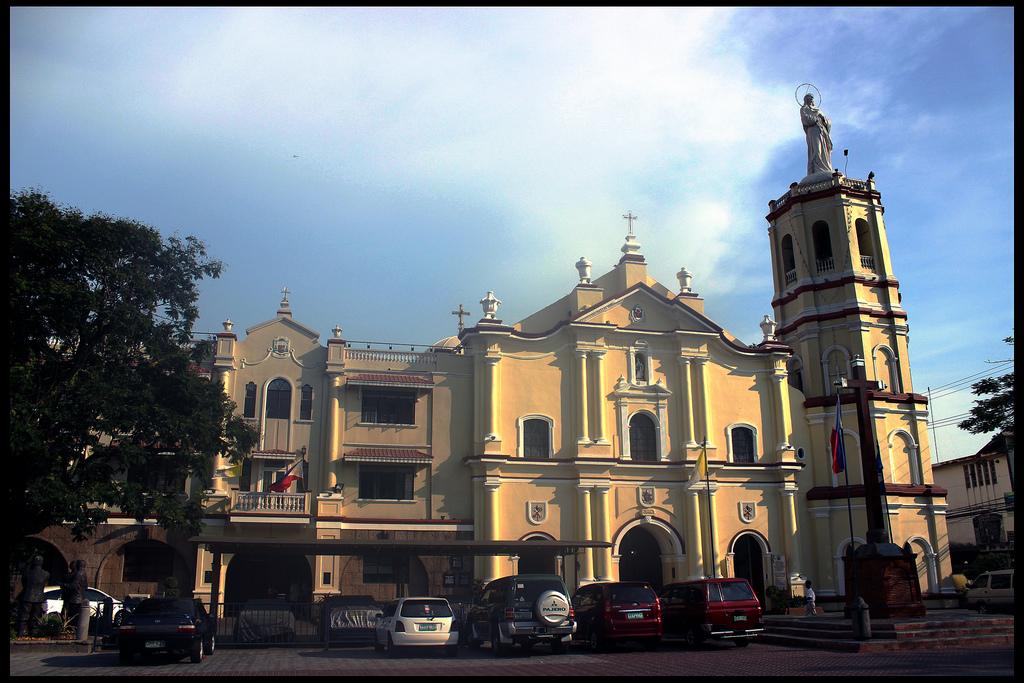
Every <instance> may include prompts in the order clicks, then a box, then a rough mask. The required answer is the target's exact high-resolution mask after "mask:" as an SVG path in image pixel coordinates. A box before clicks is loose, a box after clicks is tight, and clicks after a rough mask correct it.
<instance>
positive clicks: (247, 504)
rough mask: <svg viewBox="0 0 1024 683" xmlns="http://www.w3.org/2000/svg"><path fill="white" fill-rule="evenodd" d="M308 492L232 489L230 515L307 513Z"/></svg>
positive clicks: (283, 515)
mask: <svg viewBox="0 0 1024 683" xmlns="http://www.w3.org/2000/svg"><path fill="white" fill-rule="evenodd" d="M309 507H310V506H309V492H308V491H307V492H306V493H273V492H264V491H232V492H231V503H230V507H229V510H230V512H231V514H232V515H240V516H244V515H246V514H251V515H259V516H261V517H262V516H267V515H272V516H275V517H288V516H296V517H301V516H307V515H309V513H310V511H309Z"/></svg>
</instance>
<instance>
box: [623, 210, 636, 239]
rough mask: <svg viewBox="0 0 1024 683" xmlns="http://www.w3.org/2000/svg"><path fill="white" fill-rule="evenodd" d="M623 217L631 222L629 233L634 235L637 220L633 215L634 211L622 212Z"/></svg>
mask: <svg viewBox="0 0 1024 683" xmlns="http://www.w3.org/2000/svg"><path fill="white" fill-rule="evenodd" d="M622 217H623V218H625V219H626V220H627V221H628V222H629V234H630V235H632V234H633V221H635V220H636V219H637V217H636V216H634V215H633V212H632V211H627V212H626V213H624V214H622Z"/></svg>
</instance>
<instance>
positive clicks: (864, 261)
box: [860, 256, 875, 273]
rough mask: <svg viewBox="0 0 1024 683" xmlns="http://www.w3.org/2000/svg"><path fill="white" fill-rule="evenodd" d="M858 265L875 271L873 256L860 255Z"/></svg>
mask: <svg viewBox="0 0 1024 683" xmlns="http://www.w3.org/2000/svg"><path fill="white" fill-rule="evenodd" d="M860 267H861V268H862V269H864V270H870V271H871V272H872V273H873V272H875V258H874V257H873V256H861V257H860Z"/></svg>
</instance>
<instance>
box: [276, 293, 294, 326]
mask: <svg viewBox="0 0 1024 683" xmlns="http://www.w3.org/2000/svg"><path fill="white" fill-rule="evenodd" d="M290 291H291V290H289V289H288V287H282V288H281V305H280V306H278V307H277V314H278V315H279V316H281V317H282V318H290V317H292V309H291V306H290V305H289V304H288V294H289V293H290Z"/></svg>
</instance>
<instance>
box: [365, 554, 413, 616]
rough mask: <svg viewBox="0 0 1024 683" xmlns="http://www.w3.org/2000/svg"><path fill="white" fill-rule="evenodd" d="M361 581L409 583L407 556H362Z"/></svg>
mask: <svg viewBox="0 0 1024 683" xmlns="http://www.w3.org/2000/svg"><path fill="white" fill-rule="evenodd" d="M363 583H409V558H407V557H392V556H388V555H385V556H367V557H364V558H363ZM392 609H394V608H392Z"/></svg>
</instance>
